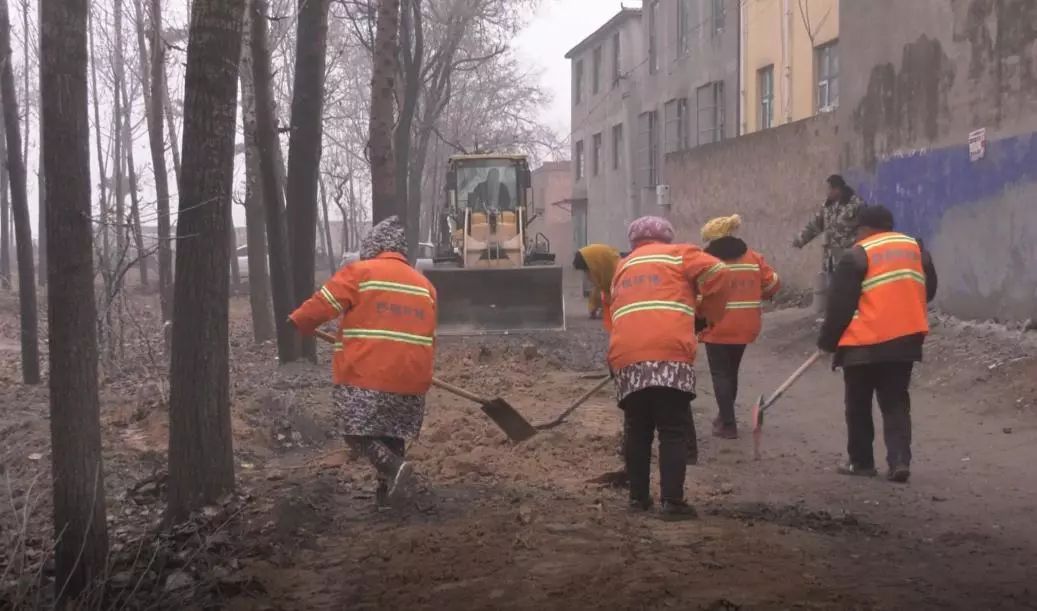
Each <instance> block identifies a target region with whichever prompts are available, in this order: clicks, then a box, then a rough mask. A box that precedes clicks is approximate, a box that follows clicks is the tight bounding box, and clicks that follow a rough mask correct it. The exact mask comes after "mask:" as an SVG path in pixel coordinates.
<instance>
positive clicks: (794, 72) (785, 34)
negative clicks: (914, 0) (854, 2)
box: [742, 0, 866, 133]
mask: <svg viewBox="0 0 1037 611" xmlns="http://www.w3.org/2000/svg"><path fill="white" fill-rule="evenodd" d="M865 4H866V3H865ZM808 26H809V29H808ZM838 38H839V0H770V1H768V2H748V3H745V4H744V10H743V20H742V45H743V55H742V75H743V77H742V87H743V100H744V103H745V107H744V110H743V116H742V125H743V130H742V133H749V132H754V131H756V130H758V129H760V90H759V72H758V71H759V70H760V69H762V68H766V67H767V66H773V75H774V109H773V114H772V116H773V125H776V126H777V125H782V124H784V123H788V122H790V121H798V120H800V119H805V118H807V117H809V116H811V115H813V114H815V113H816V112H817V110H818V109H817V103H816V101H817V90H816V86H817V79H816V66H815V61H814V49H815V48H816V47H818V46H821V45H825V44H828V43H831V42H832V41H835V40H836V39H838Z"/></svg>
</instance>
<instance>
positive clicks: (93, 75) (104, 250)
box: [87, 13, 111, 274]
mask: <svg viewBox="0 0 1037 611" xmlns="http://www.w3.org/2000/svg"><path fill="white" fill-rule="evenodd" d="M91 15H92V13H88V14H87V30H88V32H87V34H88V35H89V37H90V86H91V89H92V90H93V91H92V93H93V95H92V99H93V107H94V145H95V146H96V147H97V167H98V168H99V169H100V173H101V205H100V217H101V223H100V232H101V257H100V259H101V261H100V264H101V273H102V274H106V273H107V268H108V264H109V262H110V261H111V252H110V246H109V243H108V235H109V227H108V170H107V168H106V167H105V158H104V147H103V146H102V144H101V143H102V142H103V140H102V139H101V102H100V99H99V98H100V93H99V91H98V89H97V53H96V52H95V49H94V33H93V27H92V22H93V19H92V17H91Z"/></svg>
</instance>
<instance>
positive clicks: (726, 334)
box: [701, 250, 781, 344]
mask: <svg viewBox="0 0 1037 611" xmlns="http://www.w3.org/2000/svg"><path fill="white" fill-rule="evenodd" d="M725 265H726V266H727V271H728V275H727V277H728V281H727V283H728V286H729V287H730V290H731V293H730V296H729V297H728V302H727V309H726V313H725V314H724V317H723V318H721V319H720V321H719V322H717V323H716V324H715V325H713V326H712V327H709V328H708V329H706V330H705V331H703V332H702V335H701V339H702V341H703V342H705V343H707V344H751V343H753V342H754V341H756V338H757V337H759V335H760V329H761V328H762V327H763V310H762V308H763V300H765V299H770V298H771V297H773V296H774V294H775V293H777V292H778V289H779V288H781V282H780V280H779V279H778V274H776V273H774V269H773V268H771V266H770V265H768V264H767V261H766V260H765V259H764V258H763V256H762V255H760V254H759V253H757V252H755V251H753V250H749V251H747V252H746V253H745V254H744V255H742V256H741V257H739V258H738V259H735V260H734V261H727V262H725Z"/></svg>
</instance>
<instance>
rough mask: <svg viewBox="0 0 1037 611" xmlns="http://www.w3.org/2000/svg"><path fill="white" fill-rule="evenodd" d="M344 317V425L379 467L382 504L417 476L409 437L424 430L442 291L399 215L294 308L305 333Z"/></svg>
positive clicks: (337, 362) (338, 372)
mask: <svg viewBox="0 0 1037 611" xmlns="http://www.w3.org/2000/svg"><path fill="white" fill-rule="evenodd" d="M336 318H337V319H338V321H339V324H338V332H337V337H338V343H337V344H335V354H334V357H333V358H332V363H331V367H332V377H333V380H334V383H335V388H334V390H333V391H332V399H333V401H334V404H335V408H336V409H337V412H338V413H337V414H336V415H337V417H338V421H339V428H340V432H341V433H342V434H343V435H344V436H345V439H346V442H347V443H348V444H349V445H350V447H351V448H352V449H353V450H354V451H355V452H356V453H358V454H360V455H362V456H364V457H366V458H367V459H368V460H369V461H370V462H371V464H372V465H373V466H374V468H375V470H376V471H377V473H378V480H379V486H378V490H377V492H376V500H377V502H378V504H379V505H382V504H385V503H388V502H391V501H393V500H395V499H396V498H398V497H400V496H402V495H404V494H405V493H406V492H407V491H408V488H409V486H410V483H411V478H412V473H413V470H412V467H411V465H410V463H408V462H407V461H406V460H405V443H406V440H407V439H413V438H415V437H417V435H418V433H419V432H420V431H421V424H422V420H423V419H424V414H425V394H426V393H427V392H428V390H429V387H430V386H431V384H432V364H433V353H434V346H435V331H436V291H435V289H434V288H433V287H432V284H431V283H430V282H429V281H428V280H426V279H425V276H423V275H422V274H421V273H419V272H418V271H417V270H415V269H414V268H413V267H411V265H410V264H409V263H408V262H407V241H406V238H405V236H404V228H403V224H402V223H400V221H399V219H398V218H397V217H395V216H393V217H390V218H388V219H385V220H384V221H382V222H380V223H378V224H377V225H375V226H374V227H372V228H371V231H370V232H369V233H368V234H367V236H366V237H365V238H364V240H363V242H362V243H361V245H360V260H359V261H355V262H353V263H350V264H348V265H346V266H345V267H343V268H342V269H340V270H339V271H338V272H337V273H336V274H335V275H334V276H333V277H332V278H331V279H330V280H328V282H327V283H325V284H324V286H322V287H321V288H320V290H318V291H317V292H316V293H315V294H314V295H313V297H311V298H310V299H309V300H307V301H306V302H305V303H304V304H302V305H301V306H299V309H297V310H295V312H293V313H292V315H291V321H292V323H294V324H295V326H296V328H298V330H299V332H300V333H302V334H304V335H311V334H313V332H314V330H315V329H316V328H317V327H318V326H320V325H321V324H323V323H325V322H328V321H330V320H333V319H336Z"/></svg>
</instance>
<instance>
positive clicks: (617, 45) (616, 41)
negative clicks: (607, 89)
mask: <svg viewBox="0 0 1037 611" xmlns="http://www.w3.org/2000/svg"><path fill="white" fill-rule="evenodd" d="M621 44H622V43H621V40H620V35H619V32H615V33H613V34H612V87H613V88H615V87H617V86H618V85H619V79H620V78H622V76H623V56H622V47H621Z"/></svg>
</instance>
